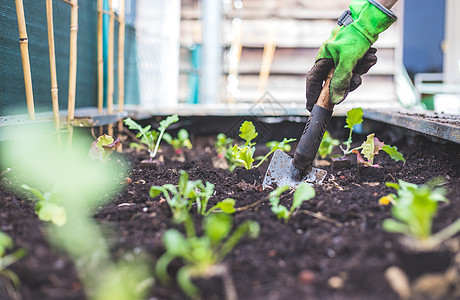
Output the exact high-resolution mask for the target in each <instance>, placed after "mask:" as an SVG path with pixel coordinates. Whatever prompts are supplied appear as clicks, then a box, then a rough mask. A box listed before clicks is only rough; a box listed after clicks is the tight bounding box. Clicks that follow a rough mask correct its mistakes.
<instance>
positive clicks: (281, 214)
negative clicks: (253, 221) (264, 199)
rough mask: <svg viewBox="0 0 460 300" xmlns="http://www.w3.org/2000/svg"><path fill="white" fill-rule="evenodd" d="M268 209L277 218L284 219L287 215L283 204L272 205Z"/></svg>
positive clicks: (287, 212)
mask: <svg viewBox="0 0 460 300" xmlns="http://www.w3.org/2000/svg"><path fill="white" fill-rule="evenodd" d="M270 209H271V210H272V212H273V213H274V214H275V215H276V216H277V217H278V219H284V220H286V218H287V217H288V216H289V211H288V209H287V208H286V207H285V206H284V205H272V206H271V207H270Z"/></svg>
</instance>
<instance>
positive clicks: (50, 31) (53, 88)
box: [46, 0, 59, 131]
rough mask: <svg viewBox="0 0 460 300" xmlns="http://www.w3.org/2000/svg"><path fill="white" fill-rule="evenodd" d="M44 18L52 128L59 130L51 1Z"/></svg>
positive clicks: (48, 3) (47, 3)
mask: <svg viewBox="0 0 460 300" xmlns="http://www.w3.org/2000/svg"><path fill="white" fill-rule="evenodd" d="M46 20H47V24H48V49H49V55H50V73H51V100H52V104H53V117H54V128H55V129H56V131H59V100H58V84H57V76H56V53H55V48H54V25H53V1H52V0H46Z"/></svg>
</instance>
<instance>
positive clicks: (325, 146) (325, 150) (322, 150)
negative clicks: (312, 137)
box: [318, 130, 340, 159]
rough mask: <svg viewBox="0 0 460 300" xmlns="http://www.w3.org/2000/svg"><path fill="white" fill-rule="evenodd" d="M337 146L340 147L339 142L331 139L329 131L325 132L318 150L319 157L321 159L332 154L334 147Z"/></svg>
mask: <svg viewBox="0 0 460 300" xmlns="http://www.w3.org/2000/svg"><path fill="white" fill-rule="evenodd" d="M338 145H340V142H339V140H336V139H334V138H332V137H331V134H330V133H329V131H327V130H326V132H324V136H323V139H322V140H321V144H320V145H319V148H318V154H319V156H320V157H321V158H322V159H324V158H326V157H327V156H328V155H329V154H331V153H332V150H333V149H334V147H335V146H338Z"/></svg>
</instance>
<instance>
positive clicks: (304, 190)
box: [269, 182, 315, 223]
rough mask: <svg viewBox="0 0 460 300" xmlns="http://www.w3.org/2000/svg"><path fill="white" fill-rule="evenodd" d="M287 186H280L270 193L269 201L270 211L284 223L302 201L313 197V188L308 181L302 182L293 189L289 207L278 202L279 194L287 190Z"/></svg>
mask: <svg viewBox="0 0 460 300" xmlns="http://www.w3.org/2000/svg"><path fill="white" fill-rule="evenodd" d="M288 189H289V186H287V185H286V186H281V187H278V188H277V189H276V190H274V191H273V192H271V193H270V195H269V201H270V207H271V210H272V212H273V213H274V214H275V215H276V216H277V217H278V219H283V220H284V222H285V223H287V222H289V219H290V218H291V217H292V215H293V214H294V212H295V211H296V209H298V208H299V207H300V206H301V205H302V203H303V202H304V201H307V200H310V199H312V198H313V197H315V189H314V188H313V187H312V186H311V185H309V184H308V183H305V182H302V183H301V184H300V185H299V186H298V187H297V188H296V190H295V192H294V196H293V201H292V205H291V208H290V209H289V210H288V208H287V207H286V206H284V205H281V204H280V196H281V194H282V193H284V192H285V191H287V190H288Z"/></svg>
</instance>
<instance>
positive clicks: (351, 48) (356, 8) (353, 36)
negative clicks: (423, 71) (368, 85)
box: [307, 0, 397, 110]
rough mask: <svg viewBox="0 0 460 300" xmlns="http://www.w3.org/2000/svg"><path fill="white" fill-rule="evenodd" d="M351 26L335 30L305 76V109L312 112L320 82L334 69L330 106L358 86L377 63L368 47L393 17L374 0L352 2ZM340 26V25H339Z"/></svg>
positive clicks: (373, 50) (373, 51)
mask: <svg viewBox="0 0 460 300" xmlns="http://www.w3.org/2000/svg"><path fill="white" fill-rule="evenodd" d="M350 12H351V18H352V20H351V19H348V21H350V22H351V23H349V24H344V25H341V26H337V27H336V28H334V29H333V30H332V34H331V36H330V37H329V39H327V40H326V41H325V42H324V43H323V45H322V46H321V48H320V49H319V52H318V55H317V56H316V62H315V65H314V66H313V68H312V69H311V70H310V71H309V72H308V74H307V108H308V109H309V110H311V109H312V108H313V104H315V103H316V100H317V99H318V97H319V94H320V92H321V88H322V85H323V81H325V79H326V77H327V74H328V73H329V70H330V69H331V68H332V67H335V71H334V74H333V76H332V79H331V83H330V97H331V102H332V103H333V104H339V103H340V102H342V101H343V100H344V99H345V97H346V96H347V94H348V92H349V91H351V90H354V89H355V88H357V87H358V86H359V85H360V84H361V75H362V74H365V73H367V71H368V70H369V69H370V67H372V66H373V65H374V64H375V63H376V62H377V57H376V56H375V52H376V50H375V49H373V48H372V49H370V47H371V45H372V44H373V43H375V41H377V38H378V36H379V34H380V33H381V32H383V31H385V30H386V29H387V28H388V27H390V26H391V24H393V23H394V22H395V21H396V19H397V18H396V16H395V15H394V13H393V12H392V11H390V10H388V9H387V8H385V7H383V6H382V5H381V4H380V3H378V2H377V1H376V0H352V1H351V3H350ZM339 24H340V23H339Z"/></svg>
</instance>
